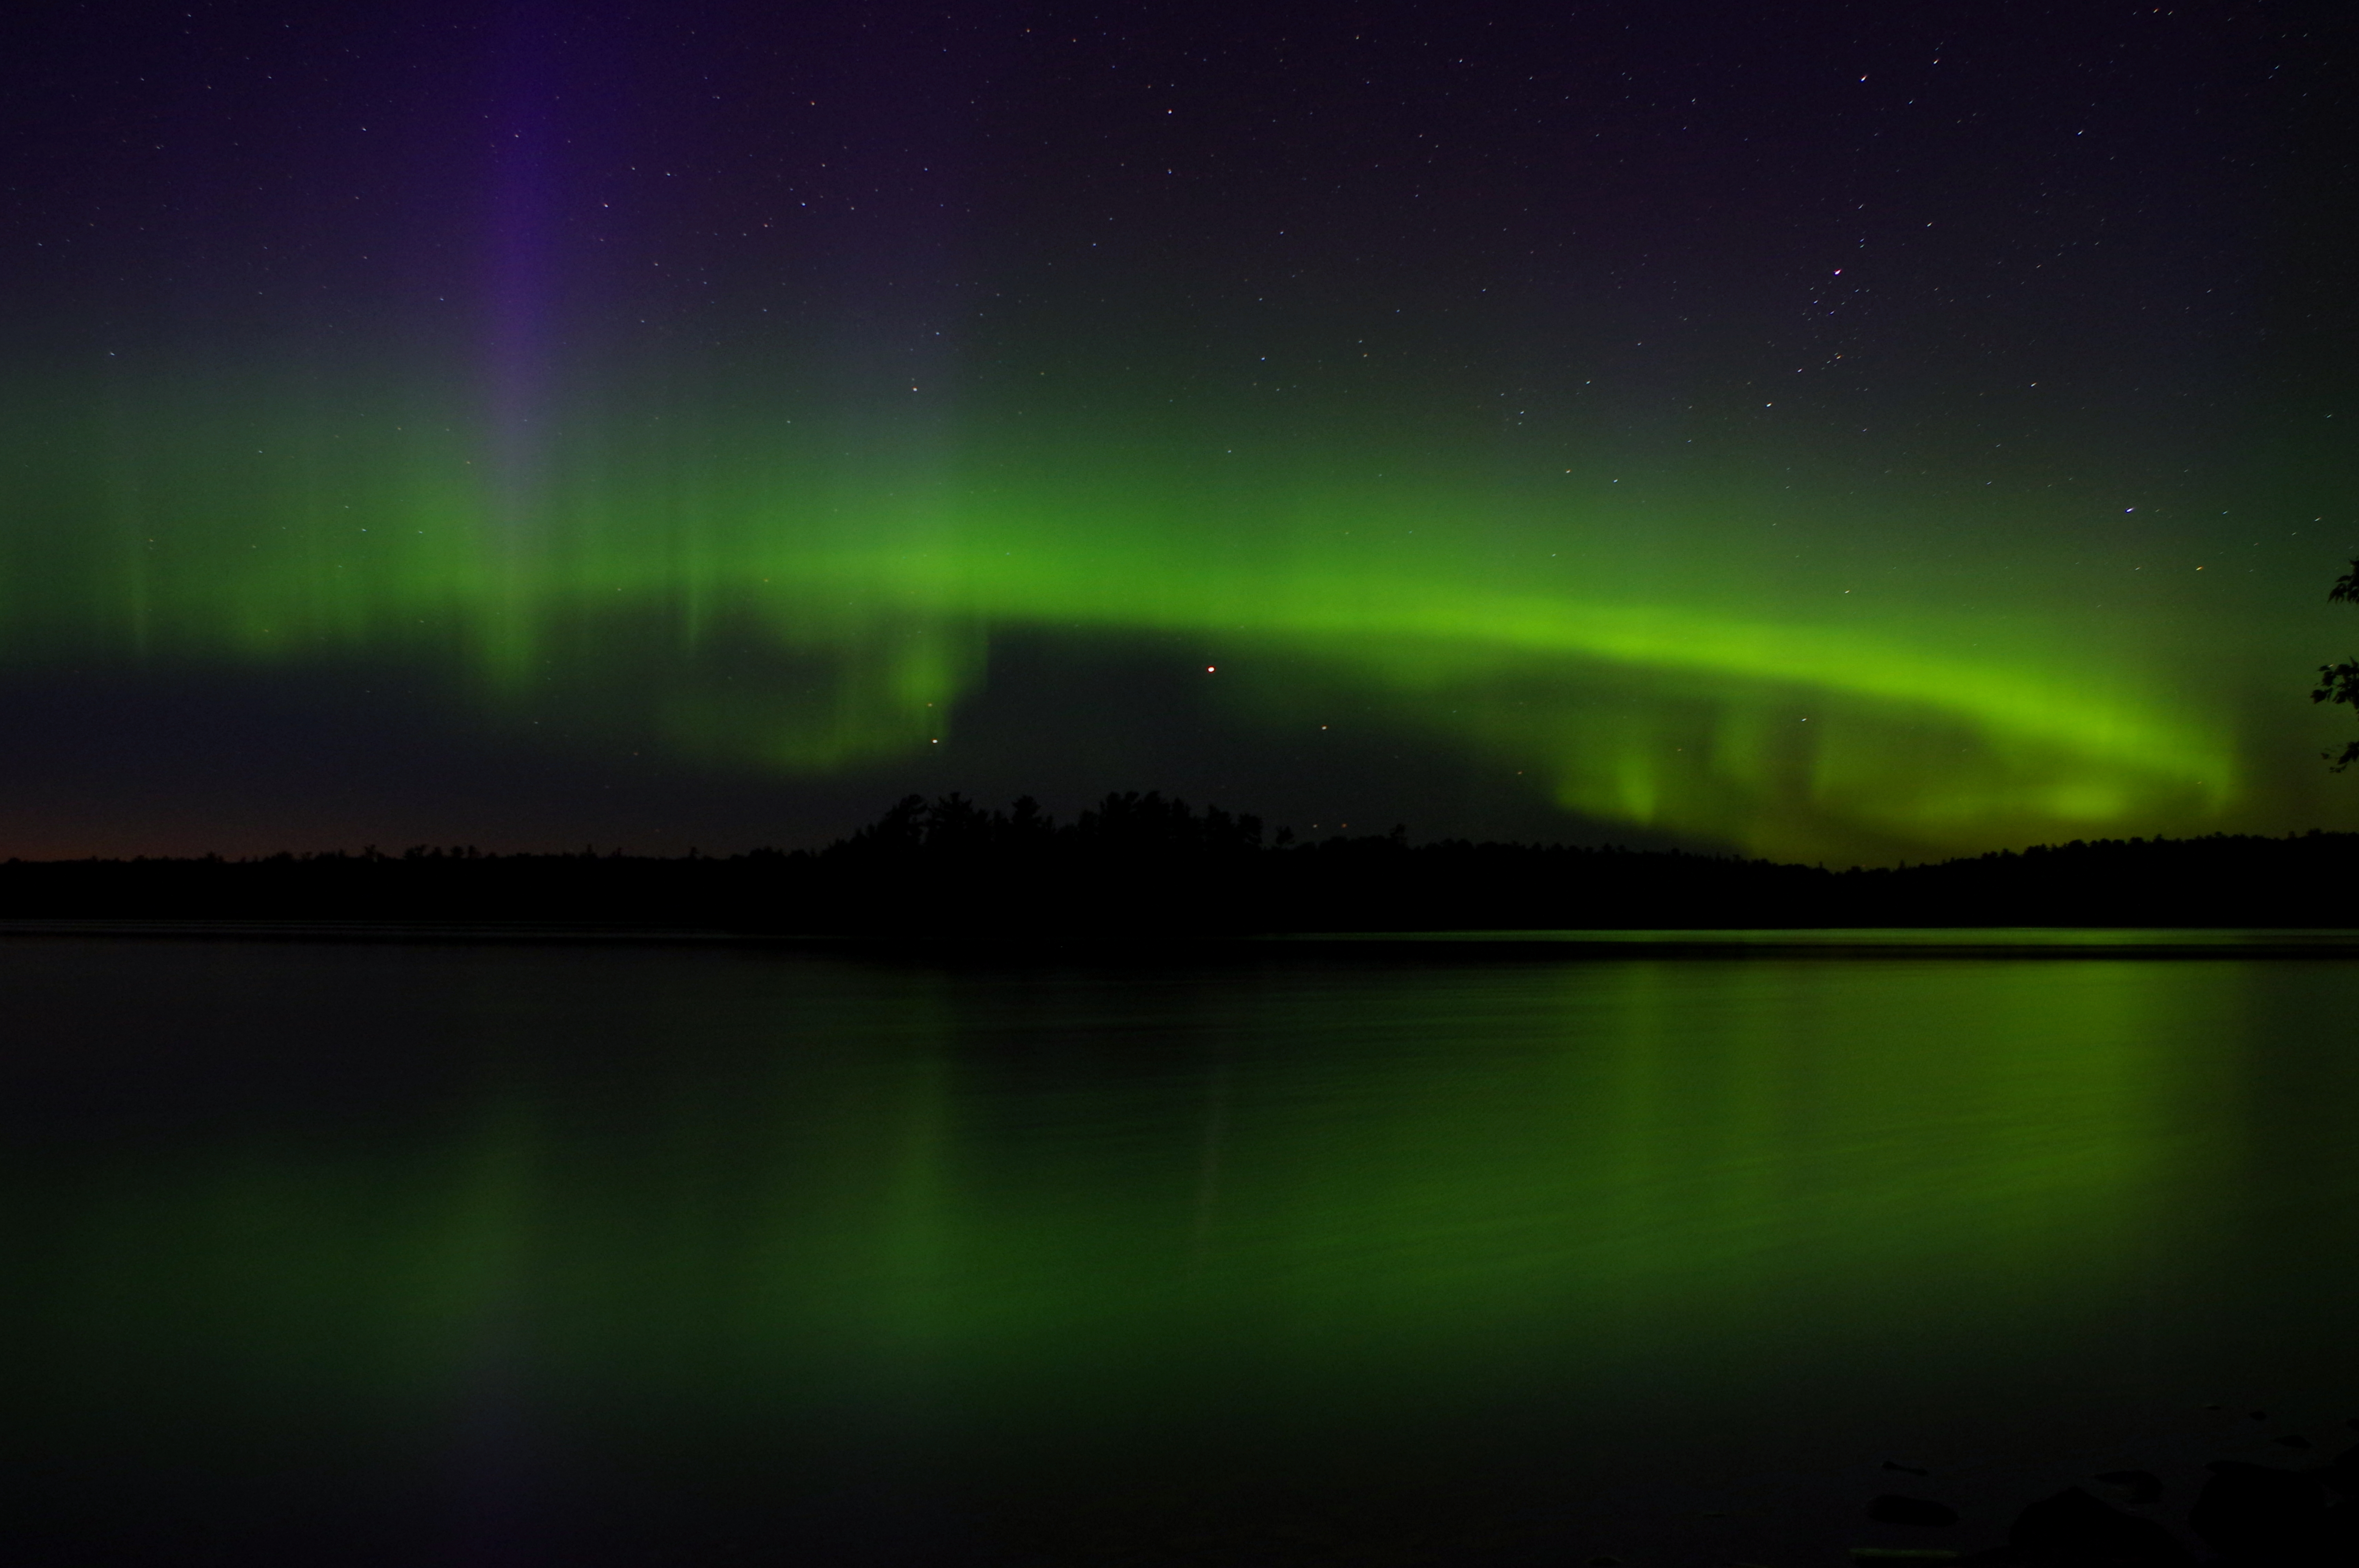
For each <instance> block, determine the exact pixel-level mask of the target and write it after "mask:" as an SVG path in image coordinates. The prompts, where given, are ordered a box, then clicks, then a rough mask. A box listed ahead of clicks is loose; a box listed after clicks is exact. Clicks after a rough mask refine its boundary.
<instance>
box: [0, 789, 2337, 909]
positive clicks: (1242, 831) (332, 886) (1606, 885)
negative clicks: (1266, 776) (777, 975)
mask: <svg viewBox="0 0 2359 1568" xmlns="http://www.w3.org/2000/svg"><path fill="white" fill-rule="evenodd" d="M2354 870H2359V834H2344V833H2319V832H2311V833H2309V834H2305V835H2301V836H2299V837H2288V838H2251V837H2231V836H2226V835H2215V836H2212V837H2209V838H2184V839H2169V838H2153V839H2140V838H2132V839H2128V840H2120V839H2102V840H2097V841H2094V842H2082V841H2079V840H2075V841H2074V842H2072V843H2070V844H2065V845H2060V846H2057V847H2053V848H2038V849H2028V850H2025V851H2023V852H2020V853H2017V852H2014V851H2001V852H1995V853H1992V854H1986V855H1981V856H1975V857H1972V858H1969V859H1962V860H1948V861H1942V862H1940V863H1938V864H1928V865H1916V866H1906V867H1901V868H1897V869H1869V870H1860V869H1857V868H1854V869H1852V870H1849V871H1829V870H1827V869H1825V868H1824V867H1813V866H1799V865H1786V864H1778V863H1775V862H1771V861H1767V860H1742V859H1736V858H1732V857H1722V856H1712V855H1701V854H1690V853H1682V852H1679V851H1651V850H1649V851H1637V850H1628V849H1611V848H1608V849H1587V848H1571V847H1567V846H1563V845H1527V844H1498V843H1473V842H1470V841H1467V840H1464V839H1449V840H1443V841H1440V842H1436V843H1429V844H1412V843H1410V842H1409V839H1408V831H1407V829H1406V828H1395V829H1394V830H1393V831H1392V832H1391V833H1389V834H1385V835H1382V836H1375V835H1364V836H1361V837H1356V838H1353V837H1344V836H1341V835H1338V836H1334V837H1330V838H1322V839H1318V840H1315V841H1297V840H1296V839H1295V838H1294V837H1293V835H1292V834H1291V833H1289V832H1288V831H1286V830H1284V829H1280V830H1279V831H1278V832H1277V833H1276V834H1274V835H1269V834H1266V833H1265V831H1264V827H1263V824H1262V822H1261V819H1260V818H1258V817H1255V816H1236V815H1232V814H1230V813H1228V812H1226V811H1223V810H1221V809H1220V808H1218V807H1211V808H1207V809H1205V810H1202V811H1198V810H1195V809H1193V808H1191V807H1190V806H1188V805H1187V804H1185V803H1184V802H1181V801H1179V800H1173V799H1167V798H1166V797H1164V796H1162V795H1158V794H1153V793H1149V794H1145V795H1141V794H1136V793H1130V794H1121V795H1108V796H1106V797H1105V798H1104V799H1103V800H1102V801H1100V802H1099V803H1098V804H1097V805H1096V806H1093V807H1092V808H1091V809H1089V810H1086V811H1084V812H1082V813H1081V814H1080V816H1077V817H1075V818H1074V819H1072V820H1071V821H1067V822H1060V821H1058V820H1056V819H1055V818H1054V817H1052V816H1049V815H1048V814H1047V813H1046V812H1043V811H1042V810H1041V809H1040V808H1039V806H1038V804H1037V803H1035V802H1033V801H1031V800H1029V799H1025V800H1019V801H1017V802H1016V804H1015V805H1014V806H1013V807H1012V808H1009V809H1006V810H986V809H984V807H982V806H978V805H977V804H975V803H974V802H973V801H970V800H968V799H966V798H964V797H963V796H962V795H944V796H942V797H940V798H939V799H936V800H932V801H927V800H924V799H921V798H919V797H918V796H915V795H912V796H910V797H908V799H905V800H903V801H901V802H899V803H898V804H897V805H896V806H893V807H892V808H891V809H889V810H888V811H886V813H885V814H884V815H883V816H880V817H878V818H877V819H876V820H875V822H872V823H870V824H869V825H868V826H866V827H862V828H861V829H859V830H858V831H857V832H855V833H853V834H852V835H851V836H850V837H848V838H843V839H839V840H837V841H836V842H835V843H832V844H831V845H829V846H827V847H826V848H825V849H817V850H794V851H781V850H777V849H755V850H751V851H749V852H746V853H743V854H735V855H727V856H707V855H702V854H700V853H698V852H696V851H694V850H691V851H690V853H689V854H687V855H686V856H682V857H672V858H661V857H650V856H637V855H625V854H623V853H621V852H619V851H614V852H609V853H600V852H598V851H596V850H592V849H585V850H582V852H580V853H576V854H505V855H503V854H486V853H484V852H482V851H480V850H477V849H471V848H430V847H424V846H420V847H417V848H412V849H406V850H403V851H402V852H400V853H398V854H386V853H384V852H382V851H380V850H378V849H375V848H374V847H372V848H369V849H364V850H362V851H360V852H359V853H356V854H355V853H350V852H346V851H342V850H336V851H330V852H326V853H320V854H294V853H283V854H277V855H269V856H263V857H258V858H255V859H249V860H223V859H222V858H220V857H218V856H207V857H202V858H198V859H184V860H175V859H165V860H147V859H140V860H53V861H19V860H10V861H8V862H7V863H5V865H0V918H9V919H17V920H27V919H76V918H85V919H86V918H103V919H120V920H160V921H190V920H198V921H203V920H232V921H266V922H267V921H293V922H301V921H359V922H392V923H408V922H425V923H431V924H440V925H451V924H476V923H484V922H506V923H523V924H529V925H585V926H595V927H603V928H618V927H619V928H636V929H647V930H685V929H694V930H706V931H729V932H739V933H745V934H749V935H897V936H913V937H925V938H934V939H944V940H951V941H957V942H979V943H986V944H994V945H1005V944H1011V943H1015V944H1020V943H1023V942H1027V941H1031V940H1040V939H1055V940H1071V939H1075V938H1082V939H1093V938H1101V939H1110V940H1123V939H1127V938H1131V937H1136V936H1142V935H1154V936H1224V935H1247V934H1252V933H1257V932H1311V931H1338V932H1342V931H1378V930H1386V931H1443V930H1460V931H1463V930H1509V929H1548V928H1559V929H1579V928H1590V929H1632V928H1665V929H1712V928H1736V927H1746V928H1779V927H1784V928H1804V927H1830V926H1833V927H1844V926H1860V927H1875V926H1990V925H2027V926H2042V925H2045V926H2071V925H2104V926H2180V927H2189V926H2332V925H2343V924H2347V923H2348V915H2347V914H2346V913H2345V911H2344V909H2343V905H2342V903H2341V902H2340V899H2339V897H2338V892H2339V890H2340V889H2342V888H2343V887H2345V886H2347V885H2348V882H2349V880H2350V873H2351V872H2352V871H2354Z"/></svg>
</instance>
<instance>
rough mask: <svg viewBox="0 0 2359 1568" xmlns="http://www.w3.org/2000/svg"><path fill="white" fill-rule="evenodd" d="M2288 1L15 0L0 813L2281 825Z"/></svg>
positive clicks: (2314, 638)
mask: <svg viewBox="0 0 2359 1568" xmlns="http://www.w3.org/2000/svg"><path fill="white" fill-rule="evenodd" d="M2354 62H2359V33H2354V27H2353V25H2352V24H2351V23H2349V22H2345V21H2337V20H2335V19H2333V18H2332V16H2331V13H2330V11H2329V9H2328V8H2327V7H2324V6H2311V7H2304V6H2296V5H2266V4H2236V5H2198V6H2192V7H2190V6H2186V5H2181V6H2180V7H2178V8H2176V9H2173V8H2169V7H2151V6H2129V5H2109V4H2094V3H2092V4H2061V5H2007V4H1993V3H1988V0H1984V3H1981V4H1973V5H1941V4H1931V5H1918V4H1912V5H1889V4H1884V5H1878V4H1859V5H1832V4H1809V3H1803V4H1797V5H1745V6H1735V5H1708V4H1694V5H1683V4H1677V3H1667V0H1651V3H1645V4H1636V3H1623V4H1584V5H1572V4H1568V5H1551V6H1538V5H1482V4H1470V5H1375V4H1359V5H1321V4H1317V3H1308V4H1304V3H1281V4H1262V5H1229V4H1208V5H1148V6H1128V5H1054V4H1041V5H962V6H942V5H936V6H932V7H926V6H919V5H895V4H886V3H879V4H872V5H829V4H824V3H816V4H808V5H779V4H761V5H753V4H747V5H695V4H687V5H622V4H596V3H591V4H576V5H553V4H551V5H530V4H507V5H504V4H499V3H496V0H495V3H492V4H476V5H463V6H462V5H432V4H420V5H402V4H391V5H384V6H373V7H364V6H351V5H287V4H268V3H261V4H245V5H213V4H187V3H184V4H179V5H171V6H162V5H158V6H141V5H34V6H21V7H16V8H13V9H12V10H11V11H10V13H9V15H8V16H7V17H6V19H5V21H0V116H5V118H0V125H4V126H5V148H6V164H5V176H0V290H4V291H5V292H0V299H5V307H6V308H5V312H0V713H5V719H6V729H5V752H0V854H16V855H23V856H54V855H78V854H83V853H90V852H99V853H133V852H150V853H157V852H190V851H202V850H207V849H219V850H223V851H224V852H230V853H244V852H252V851H257V850H266V849H279V848H291V849H319V848H330V847H335V846H345V847H353V848H357V847H359V846H360V845H362V844H364V843H376V844H379V845H382V846H385V847H386V848H388V849H391V848H397V847H400V846H403V845H407V844H410V843H416V842H425V841H431V842H437V843H454V842H455V843H463V842H472V843H475V844H479V845H482V846H484V847H485V848H487V849H494V848H495V849H511V848H575V847H579V846H581V845H582V844H584V843H594V844H597V845H599V846H601V847H614V846H623V847H626V848H629V849H636V850H646V851H654V852H663V853H675V852H679V851H682V850H685V849H687V848H689V847H690V845H695V846H699V847H701V848H702V849H705V850H707V851H708V852H711V851H721V850H729V849H742V848H745V847H747V846H750V845H753V844H756V843H765V842H766V843H774V844H779V845H788V846H791V845H799V844H808V843H813V842H818V841H821V840H823V839H825V838H828V837H831V836H832V835H834V834H835V833H838V832H841V831H843V830H844V829H846V828H848V827H852V826H853V825H854V824H856V823H857V822H859V821H861V820H863V819H864V818H866V817H867V816H872V815H874V813H875V811H876V810H877V809H879V808H880V807H881V806H884V805H885V804H886V803H887V802H889V801H891V800H892V799H893V798H895V797H897V796H898V795H903V794H906V793H908V792H911V791H920V792H925V793H929V794H931V793H937V792H940V791H944V790H951V789H960V790H964V791H966V792H968V793H970V794H973V795H980V796H982V797H983V798H984V799H985V800H986V801H1005V800H1007V799H1009V798H1011V797H1013V796H1014V795H1018V794H1023V793H1030V794H1033V795H1038V796H1039V797H1041V798H1042V800H1043V801H1044V802H1045V803H1046V804H1047V805H1049V806H1050V807H1051V808H1052V809H1056V810H1059V811H1060V812H1071V810H1073V809H1075V808H1076V807H1078V806H1081V805H1082V804H1084V803H1085V802H1086V800H1087V799H1088V798H1090V797H1092V796H1093V795H1097V794H1100V793H1103V791H1106V790H1109V789H1148V788H1160V789H1163V790H1165V791H1167V792H1176V793H1178V794H1180V795H1183V796H1185V797H1187V798H1189V799H1190V800H1193V801H1197V802H1200V803H1201V802H1204V801H1207V800H1211V801H1215V802H1218V803H1220V804H1222V805H1224V806H1230V807H1232V808H1236V809H1244V810H1256V811H1259V812H1261V813H1263V814H1265V815H1266V816H1269V817H1270V818H1271V819H1272V820H1273V821H1274V822H1286V823H1289V824H1291V825H1293V826H1294V827H1297V828H1298V829H1299V830H1302V831H1311V830H1313V829H1314V827H1315V829H1316V830H1317V831H1320V832H1322V833H1323V832H1326V831H1332V830H1335V829H1338V828H1341V827H1343V825H1345V824H1349V825H1350V826H1351V830H1352V831H1353V832H1358V831H1362V830H1374V831H1384V830H1386V829H1388V828H1389V827H1391V826H1392V825H1393V824H1394V823H1395V822H1397V821H1398V822H1406V823H1407V824H1408V826H1409V827H1410V830H1411V832H1412V835H1413V836H1415V837H1418V838H1430V837H1438V836H1442V835H1460V834H1466V835H1476V836H1503V837H1517V838H1563V839H1567V840H1572V841H1582V842H1600V841H1620V842H1627V843H1634V844H1648V845H1659V844H1682V845H1688V846H1693V847H1700V848H1712V849H1736V850H1742V851H1745V852H1750V853H1762V854H1773V855H1777V856H1780V857H1791V858H1799V859H1803V860H1820V859H1824V860H1828V861H1830V862H1837V863H1845V864H1847V863H1851V862H1853V861H1871V862H1873V861H1888V860H1900V859H1922V858H1927V857H1932V856H1939V855H1944V854H1950V853H1956V852H1962V851H1979V850H1982V849H1992V848H1997V847H2001V846H2020V845H2024V844H2028V843H2033V842H2038V841H2043V840H2047V841H2054V840H2060V839H2069V838H2093V837H2099V836H2129V835H2142V834H2153V833H2170V834H2188V833H2199V832H2210V831H2214V830H2221V829H2228V830H2257V831H2267V832H2281V831H2285V830H2288V829H2292V828H2306V827H2313V826H2320V827H2359V782H2354V781H2353V780H2352V779H2350V778H2348V777H2343V778H2337V777H2333V776H2331V775H2329V774H2328V773H2327V772H2326V771H2325V768H2324V765H2323V763H2322V762H2321V761H2320V760H2319V753H2320V752H2321V751H2322V750H2325V749H2327V748H2329V747H2331V746H2332V747H2338V748H2339V746H2340V744H2341V742H2342V741H2343V740H2344V739H2347V738H2348V735H2347V733H2346V731H2347V730H2349V727H2350V723H2351V716H2350V715H2349V714H2348V713H2347V712H2344V711H2341V710H2337V711H2333V712H2329V711H2324V710H2321V709H2319V708H2313V707H2312V706H2311V705H2310V703H2309V702H2308V701H2307V700H2305V696H2306V692H2307V689H2308V687H2309V684H2310V677H2311V675H2312V672H2313V670H2314V668H2315V666H2316V665H2318V664H2320V663H2321V662H2322V661H2324V660H2327V659H2331V658H2340V657H2343V656H2344V655H2346V654H2348V653H2350V652H2351V651H2352V650H2353V649H2354V648H2359V617H2354V615H2353V614H2352V612H2351V611H2348V610H2347V609H2338V608H2336V607H2331V606H2329V605H2328V604H2327V603H2326V602H2325V598H2324V595H2325V590H2326V589H2327V587H2328V586H2329V584H2330V583H2331V582H2332V579H2333V578H2334V577H2335V575H2336V574H2337V573H2338V572H2340V571H2341V570H2343V568H2344V566H2345V565H2346V563H2347V562H2348V560H2349V559H2350V558H2351V557H2353V556H2354V555H2359V485H2354V481H2359V444H2354V433H2359V432H2354V427H2359V292H2354V281H2359V280H2354V265H2353V258H2354V255H2359V179H2354V172H2359V171H2354V162H2359V153H2354V148H2359V114H2354Z"/></svg>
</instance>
